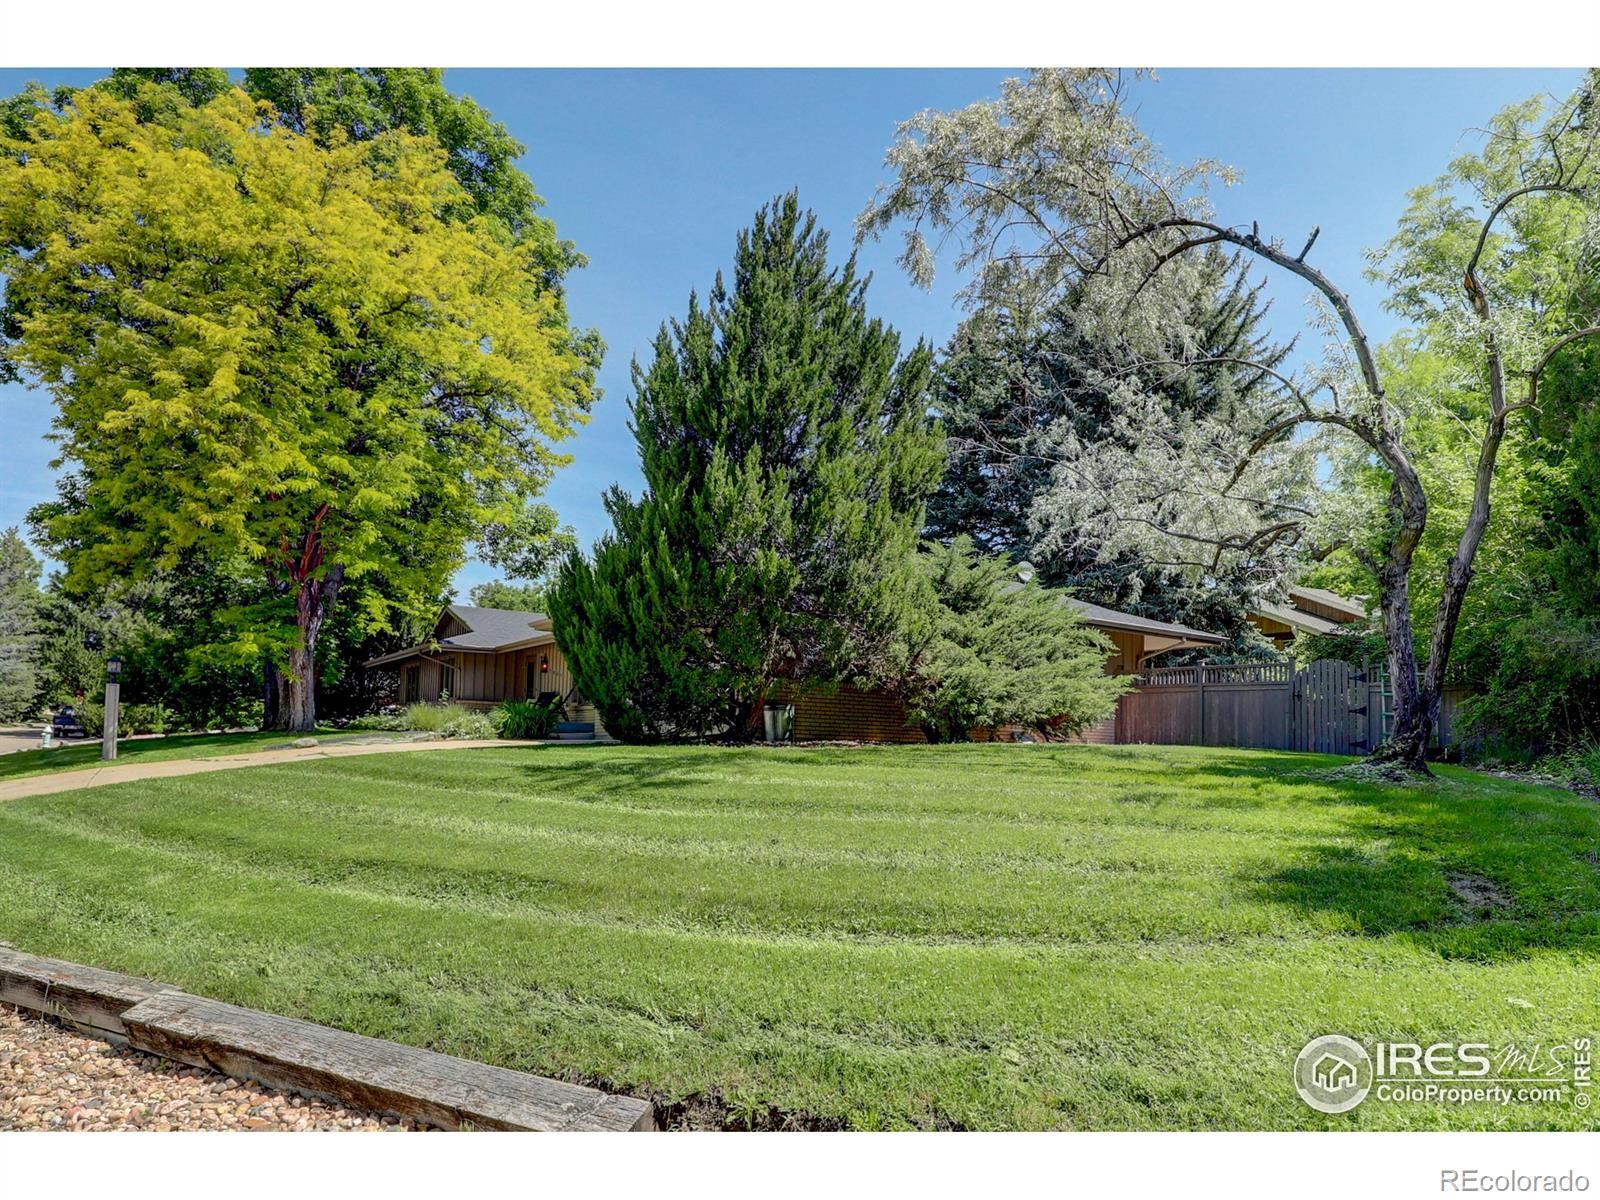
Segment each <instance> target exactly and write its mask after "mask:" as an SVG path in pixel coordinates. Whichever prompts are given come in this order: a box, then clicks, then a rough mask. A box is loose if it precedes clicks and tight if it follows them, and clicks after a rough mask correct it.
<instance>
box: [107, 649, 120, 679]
mask: <svg viewBox="0 0 1600 1200" xmlns="http://www.w3.org/2000/svg"><path fill="white" fill-rule="evenodd" d="M121 676H122V655H120V654H113V655H112V656H111V657H110V658H108V659H106V678H107V679H109V680H110V681H111V682H112V683H115V682H116V681H117V680H118V679H119V678H121Z"/></svg>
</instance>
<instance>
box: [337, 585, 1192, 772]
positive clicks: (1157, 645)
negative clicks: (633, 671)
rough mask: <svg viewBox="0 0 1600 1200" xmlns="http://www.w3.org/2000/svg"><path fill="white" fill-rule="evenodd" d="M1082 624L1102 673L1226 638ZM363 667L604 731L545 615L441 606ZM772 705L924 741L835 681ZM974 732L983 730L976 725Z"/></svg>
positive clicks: (1165, 626) (1110, 615) (1109, 619)
mask: <svg viewBox="0 0 1600 1200" xmlns="http://www.w3.org/2000/svg"><path fill="white" fill-rule="evenodd" d="M1067 603H1069V604H1071V605H1072V606H1073V608H1074V609H1076V610H1077V612H1078V615H1079V616H1080V617H1081V618H1082V620H1083V622H1084V624H1086V625H1089V626H1092V627H1093V628H1095V629H1098V630H1100V631H1101V632H1102V633H1104V634H1105V635H1106V636H1107V637H1108V638H1109V639H1110V640H1111V642H1112V645H1113V647H1114V649H1113V651H1112V653H1111V655H1110V656H1109V657H1108V658H1107V659H1106V664H1105V669H1106V673H1107V674H1110V675H1136V674H1138V673H1139V672H1140V671H1142V670H1143V669H1144V668H1145V666H1146V665H1148V663H1149V661H1150V659H1152V658H1154V657H1155V656H1156V655H1158V654H1165V653H1167V652H1168V651H1171V650H1179V649H1185V648H1189V647H1197V646H1214V645H1217V644H1218V643H1220V642H1222V641H1223V638H1222V637H1220V636H1219V635H1217V634H1214V633H1207V632H1205V631H1204V630H1199V629H1191V628H1189V627H1188V626H1186V625H1176V624H1173V623H1171V622H1168V621H1153V620H1151V619H1149V618H1148V617H1139V616H1135V615H1134V614H1132V613H1125V612H1118V611H1116V610H1115V609H1110V608H1102V607H1101V606H1099V605H1098V604H1088V603H1085V602H1083V601H1081V600H1068V601H1067ZM366 665H367V666H368V667H369V668H374V669H380V670H389V671H394V672H395V673H396V676H397V687H396V691H395V694H394V697H393V698H394V700H395V702H396V703H399V704H411V703H415V702H418V701H421V702H424V703H435V702H438V701H440V700H441V699H443V698H445V697H448V698H449V699H450V700H452V701H454V702H456V703H458V704H463V705H466V706H468V707H472V708H493V707H494V706H495V705H497V704H499V703H500V702H501V701H502V700H540V699H544V700H553V699H559V700H560V701H561V702H562V703H563V704H564V705H565V707H566V714H567V721H568V722H570V723H573V724H577V725H592V726H593V729H594V732H596V733H597V734H601V735H604V733H605V730H604V727H603V726H602V725H601V722H600V715H599V713H598V712H597V711H596V710H595V708H594V706H593V705H592V704H590V703H589V702H588V701H587V700H586V699H585V698H584V697H583V696H582V694H581V693H580V692H579V690H578V688H577V685H576V683H575V682H574V681H573V678H572V672H571V670H570V669H569V668H568V666H567V660H566V656H565V655H564V654H562V652H561V647H560V646H559V645H558V644H557V642H556V633H555V629H554V626H553V623H552V621H551V619H550V617H548V616H547V615H545V614H544V613H532V612H519V611H516V610H513V609H505V608H472V607H469V606H467V605H462V604H451V605H447V606H446V607H445V609H444V611H443V612H442V613H440V614H439V619H438V621H437V622H436V623H435V624H434V629H433V635H432V637H431V638H429V640H428V641H426V642H424V643H422V644H420V645H416V646H409V647H407V648H406V649H404V650H396V651H395V652H394V653H393V654H385V655H382V656H381V657H378V658H373V659H369V660H368V661H367V663H366ZM770 699H771V701H772V702H773V703H777V704H785V703H786V704H792V705H793V706H794V714H793V721H792V725H791V736H792V737H793V738H794V739H795V740H796V741H805V742H810V741H872V742H921V741H925V740H926V738H925V737H924V736H923V733H922V730H921V729H919V728H918V727H917V726H915V725H912V724H910V723H909V721H908V719H907V716H906V711H905V708H904V707H903V706H902V705H901V704H900V702H899V701H897V700H896V699H895V698H894V697H892V696H889V695H887V694H885V693H882V692H877V691H869V690H864V689H860V688H853V687H849V686H842V687H838V688H801V687H796V686H794V685H780V686H779V687H777V688H775V689H774V691H773V693H772V695H771V697H770ZM975 732H980V731H975ZM1016 732H1017V731H1015V730H1010V729H999V730H985V731H981V732H980V736H983V737H987V738H990V739H1003V740H1006V741H1010V740H1011V739H1012V737H1013V735H1014V734H1015V733H1016ZM1080 740H1083V741H1091V742H1114V741H1116V740H1117V720H1116V717H1114V716H1113V717H1110V718H1107V719H1106V720H1105V721H1103V722H1101V723H1100V724H1099V725H1097V726H1095V727H1093V728H1090V729H1087V730H1085V731H1084V732H1083V734H1082V735H1080Z"/></svg>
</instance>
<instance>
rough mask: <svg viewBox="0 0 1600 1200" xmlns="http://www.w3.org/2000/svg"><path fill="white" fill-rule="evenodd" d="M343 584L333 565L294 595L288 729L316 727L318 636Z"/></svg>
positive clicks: (340, 571) (340, 569) (339, 568)
mask: <svg viewBox="0 0 1600 1200" xmlns="http://www.w3.org/2000/svg"><path fill="white" fill-rule="evenodd" d="M343 581H344V567H343V566H342V565H339V564H335V565H334V566H332V567H329V568H328V573H327V574H326V575H325V576H324V577H323V578H321V579H305V580H302V581H301V583H300V590H299V591H298V592H296V593H295V598H294V615H295V624H296V625H297V626H298V627H299V629H300V640H299V642H298V643H297V644H296V645H295V647H294V648H293V649H292V650H290V651H289V670H288V679H289V697H288V721H287V728H289V729H291V730H293V731H295V732H297V733H310V732H312V731H313V730H315V729H316V727H317V634H318V633H320V632H321V631H322V623H323V622H324V621H325V620H327V617H328V614H329V613H330V612H331V611H333V603H334V600H335V599H336V598H337V597H338V595H339V585H340V584H341V583H342V582H343Z"/></svg>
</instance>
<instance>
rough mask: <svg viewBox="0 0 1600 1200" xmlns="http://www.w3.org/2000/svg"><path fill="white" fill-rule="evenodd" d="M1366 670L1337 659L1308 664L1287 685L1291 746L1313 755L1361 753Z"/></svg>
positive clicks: (1363, 749)
mask: <svg viewBox="0 0 1600 1200" xmlns="http://www.w3.org/2000/svg"><path fill="white" fill-rule="evenodd" d="M1367 676H1368V673H1367V672H1366V671H1364V670H1362V669H1360V668H1358V667H1353V666H1351V665H1350V664H1349V663H1347V662H1341V661H1339V660H1338V659H1332V658H1324V659H1319V660H1318V661H1316V662H1313V663H1308V664H1307V665H1306V666H1304V667H1302V668H1300V669H1299V670H1298V671H1296V672H1295V673H1294V678H1293V680H1292V682H1291V685H1290V701H1291V707H1292V712H1291V714H1290V718H1289V721H1290V727H1291V729H1292V731H1293V734H1292V736H1293V743H1294V744H1293V748H1294V749H1296V750H1309V751H1312V752H1313V753H1316V754H1365V753H1366V752H1367V750H1368V749H1369V748H1370V747H1369V743H1370V737H1369V730H1368V720H1367V716H1368V687H1367Z"/></svg>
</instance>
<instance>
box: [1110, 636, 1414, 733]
mask: <svg viewBox="0 0 1600 1200" xmlns="http://www.w3.org/2000/svg"><path fill="white" fill-rule="evenodd" d="M1382 720H1383V698H1382V691H1381V684H1380V683H1379V682H1378V675H1377V672H1375V671H1370V670H1367V669H1364V668H1361V667H1353V666H1351V665H1350V664H1349V663H1345V662H1337V661H1334V660H1332V659H1323V660H1319V661H1317V662H1312V663H1308V664H1306V665H1305V666H1304V667H1300V666H1297V665H1296V663H1295V661H1294V660H1293V659H1290V660H1289V661H1287V662H1270V663H1235V664H1229V665H1206V666H1193V667H1157V668H1155V669H1153V670H1149V671H1146V672H1145V673H1144V675H1143V677H1142V679H1141V681H1140V686H1139V688H1138V689H1137V690H1136V691H1132V692H1129V693H1128V694H1127V695H1125V696H1124V697H1123V698H1122V701H1121V704H1120V706H1119V709H1118V713H1117V741H1119V742H1148V743H1157V744H1163V745H1187V746H1240V747H1247V748H1252V749H1258V750H1310V751H1315V752H1318V753H1321V754H1365V753H1366V752H1367V750H1368V749H1369V748H1370V747H1371V746H1372V745H1373V744H1374V743H1375V741H1376V740H1378V739H1381V738H1382V736H1383V733H1382Z"/></svg>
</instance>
